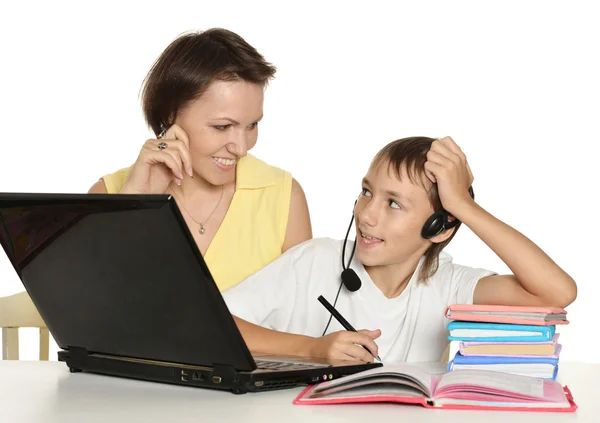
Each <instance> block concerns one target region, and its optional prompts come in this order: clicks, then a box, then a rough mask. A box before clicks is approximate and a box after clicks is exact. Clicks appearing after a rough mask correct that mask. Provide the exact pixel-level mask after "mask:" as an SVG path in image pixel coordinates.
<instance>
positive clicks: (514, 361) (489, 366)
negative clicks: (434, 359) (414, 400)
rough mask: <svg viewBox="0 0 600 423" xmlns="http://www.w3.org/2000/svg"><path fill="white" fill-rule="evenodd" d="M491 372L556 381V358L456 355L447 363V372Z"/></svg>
mask: <svg viewBox="0 0 600 423" xmlns="http://www.w3.org/2000/svg"><path fill="white" fill-rule="evenodd" d="M459 370H491V371H496V372H503V373H511V374H518V375H523V376H531V377H537V378H541V379H548V380H556V375H557V374H558V358H556V357H511V356H464V355H462V354H461V353H457V354H456V355H455V356H454V358H453V359H452V360H451V361H450V362H449V363H448V371H449V372H451V371H459Z"/></svg>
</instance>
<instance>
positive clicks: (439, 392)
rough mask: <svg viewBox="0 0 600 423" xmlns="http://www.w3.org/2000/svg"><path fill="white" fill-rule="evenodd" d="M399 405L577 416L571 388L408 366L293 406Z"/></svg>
mask: <svg viewBox="0 0 600 423" xmlns="http://www.w3.org/2000/svg"><path fill="white" fill-rule="evenodd" d="M371 402H396V403H406V404H419V405H422V406H424V407H427V408H457V409H461V408H462V409H489V410H525V411H575V410H576V409H577V405H576V404H575V402H574V400H573V397H572V395H571V393H570V392H569V389H568V387H564V388H563V387H562V386H561V385H560V384H559V383H557V382H554V381H548V380H542V379H536V378H532V377H527V376H518V375H511V374H505V373H499V372H492V371H485V370H460V371H456V372H450V373H444V374H441V375H433V374H431V373H429V372H427V371H426V370H424V369H423V368H419V367H417V366H413V365H410V364H406V363H402V364H394V365H386V366H383V367H378V368H376V369H370V370H366V371H363V372H359V373H356V374H354V375H349V376H345V377H342V378H339V379H334V380H332V381H327V382H322V383H320V384H317V385H311V386H309V387H308V388H306V389H305V390H304V391H302V393H301V394H300V395H298V397H297V398H296V399H295V400H294V404H303V405H306V404H344V403H371Z"/></svg>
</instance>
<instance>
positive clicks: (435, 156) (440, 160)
mask: <svg viewBox="0 0 600 423" xmlns="http://www.w3.org/2000/svg"><path fill="white" fill-rule="evenodd" d="M427 161H430V162H433V163H436V164H438V165H440V166H444V167H450V166H451V165H453V164H454V162H453V161H452V160H451V159H449V158H448V157H446V156H445V155H443V154H441V153H439V152H437V151H433V150H429V151H428V152H427Z"/></svg>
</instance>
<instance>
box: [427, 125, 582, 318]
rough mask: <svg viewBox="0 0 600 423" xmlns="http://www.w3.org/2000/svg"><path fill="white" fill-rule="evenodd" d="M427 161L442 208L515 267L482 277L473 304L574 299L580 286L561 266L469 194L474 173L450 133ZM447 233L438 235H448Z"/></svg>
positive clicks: (540, 303)
mask: <svg viewBox="0 0 600 423" xmlns="http://www.w3.org/2000/svg"><path fill="white" fill-rule="evenodd" d="M427 160H428V161H427V163H426V164H425V169H426V172H427V175H428V177H429V178H430V179H431V180H432V181H433V182H436V183H437V185H438V192H439V195H440V200H441V202H442V204H443V206H444V208H445V209H446V210H447V211H448V212H449V213H451V214H452V215H453V216H454V217H456V218H458V219H459V220H460V221H461V222H463V224H465V225H467V226H468V227H469V228H470V229H471V230H472V231H473V232H474V233H475V234H476V235H477V236H478V237H479V238H480V239H481V240H482V241H483V242H485V243H486V244H487V245H488V246H489V247H490V248H491V249H492V250H493V251H494V252H495V253H496V254H497V255H498V257H500V259H502V261H504V263H505V264H506V265H507V266H508V267H509V268H510V270H511V271H512V272H513V275H494V276H486V277H483V278H481V280H479V282H478V284H477V286H476V288H475V292H474V298H473V302H474V303H475V304H499V305H517V306H554V307H561V308H564V307H566V306H568V305H569V304H571V303H572V302H573V301H575V298H576V297H577V285H576V284H575V281H574V280H573V279H572V278H571V277H570V276H569V275H568V274H567V273H566V272H565V271H564V270H563V269H561V268H560V267H559V266H558V265H557V264H556V263H554V261H552V259H551V258H550V257H548V255H547V254H546V253H544V252H543V251H542V250H541V249H540V248H539V247H538V246H537V245H535V244H534V243H533V242H532V241H531V240H529V239H528V238H527V237H525V236H524V235H523V234H521V233H520V232H518V231H517V230H515V229H514V228H512V227H510V226H509V225H507V224H505V223H504V222H502V221H500V220H499V219H497V218H496V217H494V216H492V215H491V214H490V213H488V212H487V211H486V210H484V209H483V208H482V207H480V206H479V205H478V204H476V203H475V201H473V199H472V198H471V197H470V196H469V194H468V192H467V187H468V186H470V185H471V183H472V181H473V175H472V174H471V169H470V168H469V165H468V163H467V160H466V157H465V155H464V154H463V152H462V151H461V149H460V148H459V147H458V146H457V145H456V143H455V142H454V141H453V140H452V138H450V137H446V138H444V139H442V140H440V141H435V142H434V143H433V145H432V147H431V150H430V151H429V153H428V154H427ZM446 232H448V231H445V233H442V234H441V235H438V237H440V239H441V238H443V236H445V238H447V236H448V234H446Z"/></svg>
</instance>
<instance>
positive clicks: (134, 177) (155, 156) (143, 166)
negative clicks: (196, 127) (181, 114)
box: [121, 125, 194, 194]
mask: <svg viewBox="0 0 600 423" xmlns="http://www.w3.org/2000/svg"><path fill="white" fill-rule="evenodd" d="M161 142H164V143H166V144H167V147H166V148H165V149H164V150H161V149H159V148H158V146H159V144H160V143H161ZM184 172H185V173H186V174H188V175H189V176H190V177H193V175H194V173H193V170H192V157H191V155H190V141H189V138H188V136H187V134H186V133H185V131H184V130H183V129H181V127H179V126H177V125H173V126H171V127H170V128H169V130H168V131H167V132H166V133H165V135H164V136H163V137H162V138H160V139H149V140H147V141H146V143H145V144H144V146H143V147H142V151H141V152H140V155H139V156H138V158H137V160H136V161H135V163H134V165H133V168H132V169H131V173H130V174H129V178H127V181H125V184H124V185H123V189H122V190H121V193H122V194H164V193H165V192H166V191H167V188H168V186H169V184H170V183H171V181H174V182H175V183H176V184H178V185H181V181H182V180H183V174H184Z"/></svg>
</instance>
